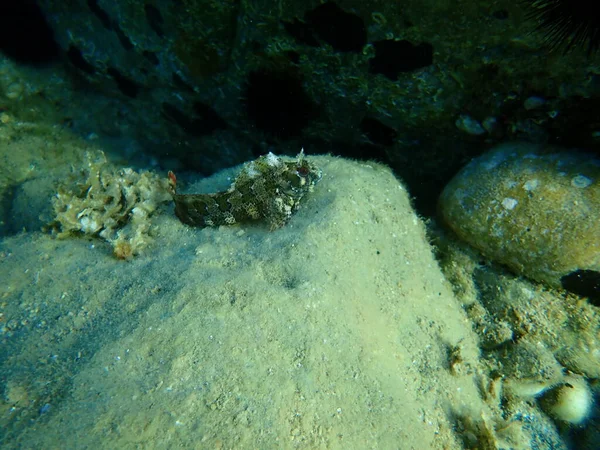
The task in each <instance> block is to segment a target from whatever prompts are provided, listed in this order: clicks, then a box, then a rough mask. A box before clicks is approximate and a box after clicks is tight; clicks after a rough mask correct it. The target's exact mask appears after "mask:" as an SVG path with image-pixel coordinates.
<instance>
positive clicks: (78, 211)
mask: <svg viewBox="0 0 600 450" xmlns="http://www.w3.org/2000/svg"><path fill="white" fill-rule="evenodd" d="M87 159H88V161H87V164H86V165H87V168H85V169H84V170H82V172H81V179H80V180H78V181H77V182H76V183H75V184H73V185H70V186H63V187H62V188H61V189H60V190H59V192H58V193H57V194H56V196H55V197H54V199H53V205H54V212H55V214H56V219H55V221H56V222H57V223H58V224H59V225H60V228H61V231H60V233H59V235H58V236H59V237H66V236H69V235H72V234H73V233H83V234H87V235H92V236H98V237H100V238H102V239H104V240H106V241H108V242H109V243H110V244H111V245H112V247H113V250H114V254H115V256H116V257H118V258H121V259H126V258H129V257H131V256H133V255H135V254H137V253H139V252H140V251H141V250H142V249H143V248H144V247H146V246H147V245H148V243H149V241H150V237H149V231H150V226H151V218H150V217H151V216H152V214H153V213H154V212H155V211H156V209H157V208H158V206H159V205H160V204H161V203H164V202H168V201H169V200H170V195H169V189H168V182H167V181H165V180H164V179H162V178H160V177H159V176H158V175H156V174H153V173H151V172H141V173H138V172H136V171H134V170H133V169H131V168H122V169H116V168H115V167H113V166H111V165H110V164H109V163H108V162H107V161H106V158H105V156H104V154H103V153H100V155H94V156H92V155H90V154H88V155H87Z"/></svg>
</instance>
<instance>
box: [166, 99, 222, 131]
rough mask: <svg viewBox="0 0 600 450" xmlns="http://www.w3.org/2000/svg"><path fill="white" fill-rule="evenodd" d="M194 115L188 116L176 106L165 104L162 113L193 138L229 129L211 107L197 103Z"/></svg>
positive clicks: (194, 106)
mask: <svg viewBox="0 0 600 450" xmlns="http://www.w3.org/2000/svg"><path fill="white" fill-rule="evenodd" d="M192 107H193V110H194V113H193V114H187V113H185V112H183V111H181V110H180V109H179V108H177V107H176V106H173V105H171V104H169V103H163V104H162V108H161V112H162V114H163V116H164V117H166V118H167V119H169V120H171V121H172V122H174V123H176V124H177V125H179V127H180V128H181V129H182V130H183V131H184V132H186V133H187V134H189V135H191V136H196V137H202V136H206V135H209V134H211V133H213V132H214V131H216V130H219V129H223V128H227V123H226V122H225V121H224V120H223V119H222V118H221V117H220V116H219V115H218V114H217V112H216V111H215V110H214V109H213V108H211V107H210V106H208V105H206V104H204V103H202V102H195V103H194V104H193V105H192Z"/></svg>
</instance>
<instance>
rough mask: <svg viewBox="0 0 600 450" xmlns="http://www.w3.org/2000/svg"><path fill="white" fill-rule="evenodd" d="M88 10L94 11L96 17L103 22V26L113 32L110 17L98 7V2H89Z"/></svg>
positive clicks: (94, 0)
mask: <svg viewBox="0 0 600 450" xmlns="http://www.w3.org/2000/svg"><path fill="white" fill-rule="evenodd" d="M87 4H88V8H90V9H91V10H92V12H93V13H94V15H95V16H96V17H97V18H98V19H99V20H100V22H102V25H103V26H104V28H106V29H107V30H112V21H111V20H110V16H109V15H108V13H107V12H106V11H104V10H103V9H102V8H100V5H98V0H87Z"/></svg>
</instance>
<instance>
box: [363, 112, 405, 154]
mask: <svg viewBox="0 0 600 450" xmlns="http://www.w3.org/2000/svg"><path fill="white" fill-rule="evenodd" d="M360 129H361V131H362V132H363V133H365V135H366V136H367V137H368V138H369V140H370V141H371V142H372V143H373V144H377V145H383V146H384V147H390V146H392V145H394V143H395V142H396V137H397V136H398V133H397V132H396V130H394V129H393V128H391V127H388V126H387V125H385V124H383V123H381V122H380V121H379V120H377V119H372V118H370V117H365V118H364V119H363V120H362V121H361V122H360Z"/></svg>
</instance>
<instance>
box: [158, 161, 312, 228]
mask: <svg viewBox="0 0 600 450" xmlns="http://www.w3.org/2000/svg"><path fill="white" fill-rule="evenodd" d="M320 179H321V170H320V169H319V168H318V167H317V166H315V165H314V164H313V163H312V162H309V161H308V160H307V158H306V157H305V155H304V150H302V151H300V153H299V154H298V156H297V157H296V159H295V160H287V159H283V158H281V157H279V156H277V155H274V154H273V153H268V154H267V155H263V156H261V157H259V158H258V159H256V160H254V161H250V162H248V163H246V164H244V166H243V168H242V170H241V172H240V174H239V175H238V176H237V177H236V179H235V181H234V182H233V183H232V184H231V186H230V187H229V189H228V190H227V191H224V192H218V193H216V194H177V192H176V188H177V179H176V177H175V174H173V172H169V182H170V187H171V193H172V195H173V200H174V201H175V214H176V215H177V217H178V218H179V220H181V221H182V222H183V223H185V224H187V225H191V226H198V227H206V226H211V227H214V226H219V225H233V224H235V223H244V222H253V221H261V220H262V221H264V222H266V223H267V224H268V225H269V227H270V228H271V230H274V229H276V228H279V227H282V226H283V225H285V224H286V223H287V222H288V220H289V219H290V217H291V216H292V214H293V213H294V211H296V210H297V209H298V207H299V205H300V201H301V200H302V198H303V197H304V196H305V195H306V194H307V193H308V192H310V191H312V190H313V187H314V185H315V184H316V183H317V182H318V181H319V180H320Z"/></svg>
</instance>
